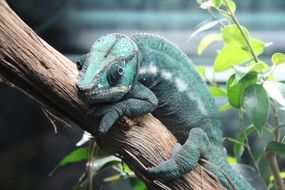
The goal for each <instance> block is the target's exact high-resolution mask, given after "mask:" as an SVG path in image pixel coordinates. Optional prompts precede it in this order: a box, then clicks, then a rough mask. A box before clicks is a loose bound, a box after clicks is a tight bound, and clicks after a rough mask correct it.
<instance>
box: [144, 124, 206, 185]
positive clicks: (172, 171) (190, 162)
mask: <svg viewBox="0 0 285 190" xmlns="http://www.w3.org/2000/svg"><path fill="white" fill-rule="evenodd" d="M208 146H209V139H208V136H207V134H206V133H205V132H204V131H203V130H202V129H200V128H193V129H191V131H190V133H189V137H188V139H187V140H186V142H185V143H184V144H183V146H181V145H180V144H179V143H177V144H176V145H175V146H174V148H173V152H172V158H171V159H169V160H167V161H164V162H162V163H161V164H159V165H158V166H156V167H153V168H148V169H147V171H148V173H149V174H150V177H153V178H154V179H162V180H173V179H177V178H179V177H181V176H182V175H184V174H186V173H188V172H190V171H192V170H193V169H194V168H195V167H196V166H197V164H198V161H199V158H200V156H201V155H204V154H205V153H206V152H207V149H208Z"/></svg>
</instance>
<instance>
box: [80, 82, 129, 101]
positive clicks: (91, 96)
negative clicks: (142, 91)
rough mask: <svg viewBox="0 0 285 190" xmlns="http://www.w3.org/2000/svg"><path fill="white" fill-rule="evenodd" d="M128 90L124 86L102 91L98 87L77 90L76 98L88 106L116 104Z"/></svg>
mask: <svg viewBox="0 0 285 190" xmlns="http://www.w3.org/2000/svg"><path fill="white" fill-rule="evenodd" d="M129 90H130V88H129V87H125V86H120V87H112V88H110V89H102V88H99V87H97V88H90V89H87V88H85V89H80V88H78V96H79V97H80V98H81V99H83V100H85V101H86V102H88V103H90V104H94V103H103V102H116V101H118V100H120V99H121V98H122V96H124V95H125V94H126V93H128V91H129Z"/></svg>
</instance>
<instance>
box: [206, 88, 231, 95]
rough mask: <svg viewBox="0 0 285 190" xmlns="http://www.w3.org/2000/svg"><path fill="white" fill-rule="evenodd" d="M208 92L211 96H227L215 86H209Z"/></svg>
mask: <svg viewBox="0 0 285 190" xmlns="http://www.w3.org/2000/svg"><path fill="white" fill-rule="evenodd" d="M209 91H210V93H211V94H212V95H213V96H227V93H226V92H225V91H224V90H223V89H222V88H219V87H217V86H211V87H210V88H209Z"/></svg>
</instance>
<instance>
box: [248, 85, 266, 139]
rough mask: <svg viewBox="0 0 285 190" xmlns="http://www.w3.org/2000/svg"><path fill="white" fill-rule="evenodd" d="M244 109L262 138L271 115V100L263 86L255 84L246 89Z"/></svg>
mask: <svg viewBox="0 0 285 190" xmlns="http://www.w3.org/2000/svg"><path fill="white" fill-rule="evenodd" d="M243 108H244V111H245V113H246V115H247V116H248V117H249V119H250V121H251V122H252V124H253V125H254V127H255V129H256V130H257V132H258V134H259V135H260V136H262V134H263V129H264V126H265V124H266V121H267V119H268V115H269V99H268V96H267V93H266V91H265V89H264V88H263V87H262V86H261V85H259V84H253V85H250V86H248V87H247V88H246V89H245V91H244V97H243Z"/></svg>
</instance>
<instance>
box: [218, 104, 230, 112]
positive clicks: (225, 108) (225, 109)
mask: <svg viewBox="0 0 285 190" xmlns="http://www.w3.org/2000/svg"><path fill="white" fill-rule="evenodd" d="M232 108H233V106H232V105H231V104H229V103H226V104H224V105H222V106H221V107H220V108H219V112H220V113H223V112H226V111H228V110H230V109H232Z"/></svg>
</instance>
